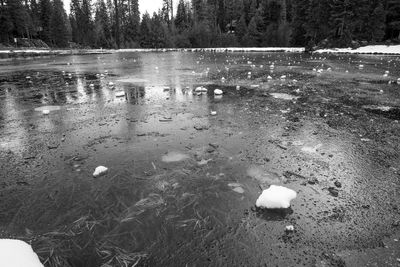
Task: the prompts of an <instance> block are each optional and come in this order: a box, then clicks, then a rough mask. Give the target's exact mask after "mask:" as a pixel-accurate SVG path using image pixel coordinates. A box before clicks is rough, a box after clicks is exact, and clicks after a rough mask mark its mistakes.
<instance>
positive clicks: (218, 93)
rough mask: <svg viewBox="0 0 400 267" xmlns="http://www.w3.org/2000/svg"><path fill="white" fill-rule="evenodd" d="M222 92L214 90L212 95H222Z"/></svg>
mask: <svg viewBox="0 0 400 267" xmlns="http://www.w3.org/2000/svg"><path fill="white" fill-rule="evenodd" d="M223 93H224V92H223V91H222V90H221V89H215V90H214V95H222V94H223Z"/></svg>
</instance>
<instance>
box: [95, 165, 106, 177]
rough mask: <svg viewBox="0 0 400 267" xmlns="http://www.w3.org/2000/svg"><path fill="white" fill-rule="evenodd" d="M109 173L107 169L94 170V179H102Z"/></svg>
mask: <svg viewBox="0 0 400 267" xmlns="http://www.w3.org/2000/svg"><path fill="white" fill-rule="evenodd" d="M107 171H108V168H107V167H104V166H99V167H97V168H96V169H95V170H94V173H93V177H95V178H97V177H100V176H102V175H104V174H106V173H107Z"/></svg>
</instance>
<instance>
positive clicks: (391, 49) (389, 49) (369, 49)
mask: <svg viewBox="0 0 400 267" xmlns="http://www.w3.org/2000/svg"><path fill="white" fill-rule="evenodd" d="M315 52H316V53H337V54H391V55H400V45H390V46H387V45H369V46H364V47H360V48H357V49H352V48H333V49H320V50H317V51H315Z"/></svg>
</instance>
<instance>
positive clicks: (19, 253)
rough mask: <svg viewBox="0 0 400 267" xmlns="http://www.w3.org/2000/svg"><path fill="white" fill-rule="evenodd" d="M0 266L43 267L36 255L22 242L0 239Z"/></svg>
mask: <svg viewBox="0 0 400 267" xmlns="http://www.w3.org/2000/svg"><path fill="white" fill-rule="evenodd" d="M0 266H4V267H43V264H42V263H41V262H40V260H39V257H38V255H37V254H36V253H35V252H34V251H33V249H32V247H31V246H30V245H29V244H27V243H25V242H24V241H20V240H16V239H0Z"/></svg>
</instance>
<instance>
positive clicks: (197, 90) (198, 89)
mask: <svg viewBox="0 0 400 267" xmlns="http://www.w3.org/2000/svg"><path fill="white" fill-rule="evenodd" d="M194 91H195V92H196V93H206V92H207V91H208V90H207V88H205V87H203V86H200V87H197V88H196V89H195V90H194Z"/></svg>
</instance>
